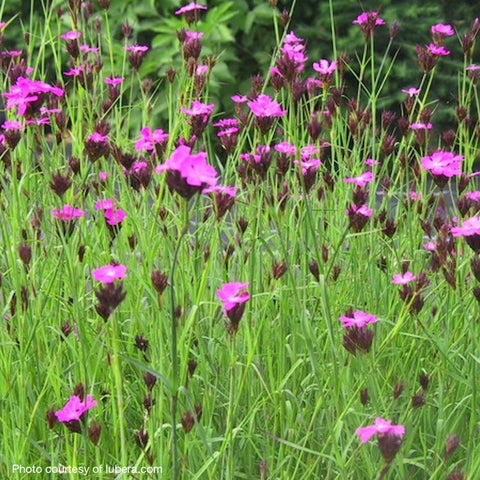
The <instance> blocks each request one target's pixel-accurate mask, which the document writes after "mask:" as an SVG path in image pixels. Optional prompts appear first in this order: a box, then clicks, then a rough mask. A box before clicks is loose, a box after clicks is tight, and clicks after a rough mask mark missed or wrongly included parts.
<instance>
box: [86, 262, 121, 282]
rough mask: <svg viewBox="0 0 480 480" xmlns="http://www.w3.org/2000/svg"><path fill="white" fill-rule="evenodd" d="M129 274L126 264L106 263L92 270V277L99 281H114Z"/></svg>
mask: <svg viewBox="0 0 480 480" xmlns="http://www.w3.org/2000/svg"><path fill="white" fill-rule="evenodd" d="M126 276H127V267H126V266H125V265H104V266H103V267H99V268H96V269H94V270H93V271H92V277H93V278H94V279H95V280H97V281H98V282H102V283H113V282H114V281H115V280H117V279H120V278H125V277H126Z"/></svg>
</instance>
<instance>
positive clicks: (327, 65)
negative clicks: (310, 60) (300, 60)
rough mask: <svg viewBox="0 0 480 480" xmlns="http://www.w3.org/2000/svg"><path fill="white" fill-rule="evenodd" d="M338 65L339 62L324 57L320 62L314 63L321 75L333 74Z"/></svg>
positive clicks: (314, 67) (315, 68)
mask: <svg viewBox="0 0 480 480" xmlns="http://www.w3.org/2000/svg"><path fill="white" fill-rule="evenodd" d="M337 67H338V62H337V61H336V60H333V62H329V61H328V60H325V59H324V58H322V59H321V60H319V62H318V63H316V62H315V63H314V64H313V69H314V70H315V71H316V72H318V73H320V74H321V75H331V74H332V73H333V72H334V71H335V70H336V69H337Z"/></svg>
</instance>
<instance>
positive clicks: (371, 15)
mask: <svg viewBox="0 0 480 480" xmlns="http://www.w3.org/2000/svg"><path fill="white" fill-rule="evenodd" d="M352 23H354V24H356V25H359V26H360V29H361V30H362V32H363V35H364V36H365V39H366V40H368V39H369V38H370V37H371V36H372V35H373V32H374V31H375V27H378V26H379V25H385V20H383V19H382V18H380V17H379V16H378V12H363V13H361V14H360V15H359V16H358V17H357V18H356V19H355V20H354V21H353V22H352Z"/></svg>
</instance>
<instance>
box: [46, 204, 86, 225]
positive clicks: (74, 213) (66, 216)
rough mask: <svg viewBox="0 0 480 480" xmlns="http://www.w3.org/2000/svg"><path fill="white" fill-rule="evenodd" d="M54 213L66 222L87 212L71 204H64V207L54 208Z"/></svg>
mask: <svg viewBox="0 0 480 480" xmlns="http://www.w3.org/2000/svg"><path fill="white" fill-rule="evenodd" d="M52 215H53V216H54V218H56V219H58V220H63V221H64V222H66V221H69V220H73V219H75V218H78V217H83V216H84V215H85V212H84V211H83V210H80V209H78V208H74V207H72V206H71V205H64V206H63V207H62V208H59V209H57V208H54V209H53V210H52Z"/></svg>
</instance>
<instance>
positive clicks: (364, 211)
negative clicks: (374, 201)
mask: <svg viewBox="0 0 480 480" xmlns="http://www.w3.org/2000/svg"><path fill="white" fill-rule="evenodd" d="M372 213H373V210H372V209H371V208H368V207H367V205H360V206H357V205H355V204H354V205H350V206H349V207H348V209H347V210H346V211H345V214H346V215H348V218H349V220H350V226H351V227H352V228H353V231H354V232H356V233H358V232H360V231H361V230H362V228H363V227H364V226H365V225H366V223H367V222H368V219H369V217H371V216H372Z"/></svg>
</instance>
